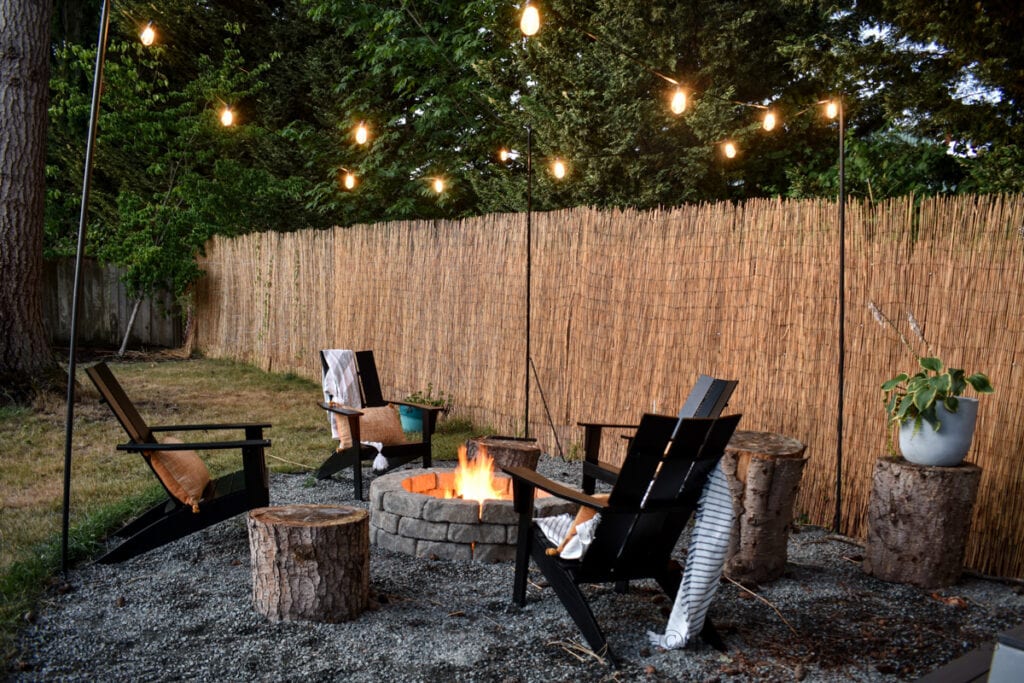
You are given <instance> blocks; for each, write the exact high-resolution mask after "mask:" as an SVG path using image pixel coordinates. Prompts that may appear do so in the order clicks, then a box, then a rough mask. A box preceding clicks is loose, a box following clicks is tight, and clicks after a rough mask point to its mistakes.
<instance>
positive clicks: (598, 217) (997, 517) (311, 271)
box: [195, 196, 1024, 577]
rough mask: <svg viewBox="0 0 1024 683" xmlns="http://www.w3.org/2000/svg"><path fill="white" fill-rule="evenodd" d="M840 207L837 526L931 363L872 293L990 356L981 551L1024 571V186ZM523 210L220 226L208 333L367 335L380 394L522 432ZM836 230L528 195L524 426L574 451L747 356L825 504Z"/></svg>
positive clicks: (949, 349)
mask: <svg viewBox="0 0 1024 683" xmlns="http://www.w3.org/2000/svg"><path fill="white" fill-rule="evenodd" d="M846 224H847V225H846V289H845V293H846V296H845V300H846V316H845V330H846V332H845V349H846V351H845V376H846V381H845V388H844V394H843V395H844V411H843V447H842V455H843V457H842V467H841V470H842V476H841V484H842V505H841V508H842V509H841V516H842V529H841V530H842V531H843V532H845V533H847V534H850V535H853V536H863V534H864V533H865V531H866V529H865V510H866V507H867V499H868V495H869V493H870V490H871V475H872V468H873V466H874V463H875V461H876V460H877V458H879V457H880V456H882V455H885V453H886V451H887V441H888V438H887V430H886V428H885V416H884V413H883V410H882V404H881V392H880V389H879V387H880V384H881V383H882V382H883V381H884V380H885V379H888V378H889V377H891V376H893V375H895V374H896V373H897V372H900V371H904V370H913V368H914V366H915V361H914V357H913V355H912V353H911V351H910V350H908V349H907V348H906V347H905V346H904V345H903V344H902V343H901V342H900V340H899V336H898V334H897V333H896V331H895V330H894V329H893V328H892V327H890V326H887V325H885V324H883V323H880V322H879V321H878V320H877V319H876V317H875V316H873V314H872V310H871V309H872V307H874V308H876V309H877V310H878V311H880V312H881V313H882V314H883V315H884V316H887V317H888V318H889V319H891V320H892V322H893V323H894V324H895V325H896V327H897V328H898V329H899V331H900V332H902V333H903V334H904V335H905V336H906V337H907V338H908V339H909V340H911V342H912V344H914V345H915V347H914V351H915V352H917V353H921V354H924V353H925V352H929V351H930V352H931V353H933V354H935V355H938V356H940V357H941V358H943V359H944V360H945V361H947V362H948V363H950V364H952V365H954V366H956V367H961V366H962V367H964V368H966V369H967V370H968V372H975V371H982V372H986V373H988V374H989V376H990V377H991V378H992V381H993V384H994V385H995V387H996V393H995V394H994V395H992V396H987V397H984V398H983V402H982V405H981V410H980V415H979V420H978V430H977V434H976V437H975V442H974V446H973V448H972V452H971V455H970V460H971V461H973V462H975V463H977V464H978V465H979V466H981V467H982V469H983V471H984V474H983V477H982V482H981V490H980V494H979V499H978V503H977V505H976V508H975V519H974V526H973V530H972V533H971V538H970V541H969V544H968V551H967V552H968V556H967V564H968V566H969V567H971V568H974V569H976V570H978V571H982V572H987V573H992V574H997V575H1002V576H1015V577H1020V576H1022V575H1024V525H1021V524H1020V523H1019V520H1020V519H1022V518H1024V414H1022V413H1024V402H1022V401H1020V400H1019V397H1020V396H1021V395H1022V390H1024V299H1022V287H1021V283H1022V279H1024V237H1022V234H1021V226H1022V225H1024V197H1021V196H1007V197H956V198H944V199H929V200H924V201H922V202H920V203H919V205H915V202H914V201H913V200H912V199H909V198H907V199H898V200H891V201H886V202H883V203H881V204H877V205H873V204H868V203H858V202H850V203H848V205H847V214H846ZM525 225H526V222H525V216H524V215H522V214H505V215H489V216H483V217H479V218H472V219H466V220H462V221H433V222H429V221H423V222H395V223H387V224H381V225H375V226H359V227H354V228H348V229H334V230H329V231H304V232H296V233H289V234H281V233H263V234H253V235H248V236H245V237H240V238H234V239H215V240H213V241H212V242H211V243H210V244H209V245H208V248H207V257H206V258H205V260H204V261H203V263H202V266H203V268H205V269H206V272H207V275H206V277H205V278H204V279H203V280H202V282H201V284H200V286H199V288H198V292H197V294H198V296H197V300H198V305H197V315H196V322H197V325H196V328H195V330H196V337H195V343H196V347H197V348H198V349H200V350H201V351H202V352H203V353H205V354H206V355H208V356H213V357H224V358H234V359H238V360H243V361H246V362H250V363H252V364H254V365H257V366H259V367H261V368H264V369H266V370H273V371H277V372H295V373H298V374H301V375H303V376H306V377H309V378H312V379H317V380H319V377H320V369H319V364H318V360H317V351H318V350H319V349H321V348H352V349H361V348H370V349H373V350H374V351H375V352H376V356H377V365H378V369H379V371H380V373H381V381H382V383H383V385H384V388H385V390H386V395H388V396H390V397H392V398H402V397H404V396H405V395H406V394H407V393H410V392H413V391H416V390H420V389H424V388H426V386H427V384H428V383H432V384H433V385H434V387H435V389H441V390H443V391H446V392H450V393H451V394H453V395H454V397H455V411H454V412H455V414H458V415H462V416H465V417H468V418H471V419H472V420H473V421H474V422H475V423H476V424H479V425H489V426H491V427H494V428H496V429H497V430H498V431H499V432H501V433H505V434H521V433H522V429H523V412H524V410H523V407H524V391H525V381H526V380H525V372H526V363H525V324H526V306H525V292H526V289H525V280H526V278H525V274H526V231H525ZM838 235H839V229H838V220H837V207H836V205H835V203H834V202H829V201H820V200H807V201H782V200H751V201H748V202H745V203H742V204H730V203H722V204H713V205H697V206H688V207H683V208H678V209H672V210H664V211H661V210H656V211H643V212H640V211H632V210H605V211H598V210H592V209H582V208H581V209H568V210H563V211H556V212H551V213H540V214H537V213H535V214H534V216H533V230H532V242H533V250H532V251H533V258H532V277H531V282H532V316H531V355H532V357H533V360H534V363H535V365H536V376H535V377H531V392H530V425H529V426H530V433H531V436H536V437H538V438H539V439H540V440H541V442H542V445H543V446H544V447H545V449H546V450H547V451H548V452H551V453H556V452H557V451H558V447H559V445H560V446H561V448H562V449H564V450H565V452H566V454H567V455H568V454H570V453H578V447H579V442H580V439H581V436H582V435H581V430H580V429H579V428H578V427H576V426H575V424H576V422H577V421H580V420H589V421H609V422H627V423H628V422H632V421H635V420H636V419H637V418H638V417H639V415H640V414H641V413H642V412H645V411H657V412H662V413H668V414H674V413H675V412H676V411H677V410H678V408H679V406H680V404H681V402H682V400H683V398H684V397H685V396H686V394H687V392H688V391H689V387H690V386H691V385H692V384H693V382H694V380H695V378H696V376H697V375H698V374H699V373H707V374H713V375H717V376H720V377H728V378H735V379H738V380H739V381H740V384H739V388H738V389H737V391H736V393H735V395H734V397H733V400H732V402H731V404H730V408H729V410H730V411H737V412H742V413H743V414H744V418H743V422H742V424H741V428H743V429H753V430H768V431H774V432H780V433H783V434H787V435H790V436H794V437H796V438H798V439H800V440H802V441H804V442H805V443H807V445H808V449H807V454H808V456H809V458H810V459H809V462H808V466H807V468H806V470H805V473H804V478H803V485H802V491H801V494H800V498H799V500H798V503H797V506H798V513H800V514H806V516H807V518H809V519H810V520H811V521H813V522H815V523H818V524H823V525H831V524H832V521H833V516H834V514H835V505H836V462H837V447H836V442H837V437H836V433H837V397H838V394H839V391H840V386H839V383H838V367H839V343H838V341H839V334H838V311H839V307H838V298H839V297H838V291H839V285H838V271H839V266H838V264H839V238H838ZM908 313H909V314H912V315H913V317H914V318H915V319H916V321H917V322H918V323H919V325H920V328H921V332H922V333H923V336H924V338H925V339H926V340H927V346H925V344H924V343H922V342H920V341H919V340H918V338H917V337H916V336H915V335H914V333H913V332H912V330H911V327H910V324H909V323H908V318H907V315H908ZM317 398H318V396H310V405H311V407H312V406H313V401H315V400H316V399H317ZM311 409H315V408H311ZM548 414H550V422H549V419H548ZM552 423H553V427H552ZM556 437H557V438H556ZM327 440H328V435H326V434H325V441H327ZM618 441H620V440H619V439H615V438H613V439H606V442H607V444H608V447H609V449H613V448H614V449H616V450H617V451H621V449H622V444H621V443H616V442H618ZM616 455H617V454H616V452H613V451H611V450H609V452H608V454H607V456H606V457H607V458H608V459H609V460H614V459H615V457H616Z"/></svg>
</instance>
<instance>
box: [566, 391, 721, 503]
mask: <svg viewBox="0 0 1024 683" xmlns="http://www.w3.org/2000/svg"><path fill="white" fill-rule="evenodd" d="M737 384H739V382H737V381H736V380H729V379H718V378H717V377H710V376H708V375H700V376H698V377H697V382H696V383H695V384H694V385H693V389H691V390H690V395H689V396H687V397H686V401H685V402H683V407H682V408H680V409H679V415H678V417H679V418H680V419H681V418H684V417H718V416H719V415H721V414H722V411H723V410H725V407H726V406H727V405H728V404H729V398H730V397H731V396H732V392H733V391H735V390H736V385H737ZM576 424H577V426H580V427H583V483H582V487H583V492H584V493H593V492H594V488H595V484H596V482H597V481H598V480H600V481H603V482H607V483H609V484H614V483H615V480H616V479H617V478H618V476H619V468H618V467H616V466H615V465H612V464H611V463H606V462H601V460H600V455H601V432H602V430H604V429H636V425H635V424H607V423H602V422H577V423H576Z"/></svg>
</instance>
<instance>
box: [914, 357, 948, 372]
mask: <svg viewBox="0 0 1024 683" xmlns="http://www.w3.org/2000/svg"><path fill="white" fill-rule="evenodd" d="M917 362H918V363H919V364H920V365H921V367H922V368H924V369H925V370H931V371H932V372H942V361H941V360H939V359H938V358H934V357H931V356H928V357H925V358H918V359H917Z"/></svg>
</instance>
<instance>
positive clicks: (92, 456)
mask: <svg viewBox="0 0 1024 683" xmlns="http://www.w3.org/2000/svg"><path fill="white" fill-rule="evenodd" d="M110 366H111V369H112V370H113V372H114V375H115V376H116V377H117V378H118V381H120V383H121V385H122V386H123V387H124V389H125V392H126V393H127V394H128V396H129V398H130V399H131V400H132V402H133V403H134V404H135V406H136V407H137V408H138V410H139V413H140V414H141V415H142V417H143V418H144V419H145V420H146V421H147V422H149V423H150V424H151V425H173V424H211V423H237V422H268V423H270V424H271V425H272V427H271V428H270V429H268V430H266V431H265V433H264V435H265V436H266V437H268V438H270V439H271V441H272V444H273V445H272V447H271V448H270V449H269V450H268V451H267V458H268V465H269V466H270V467H271V468H272V469H273V470H276V471H287V472H302V471H312V470H314V469H316V467H318V466H319V465H320V463H321V462H322V461H323V460H324V459H325V458H326V457H327V455H328V454H329V452H330V450H331V448H332V447H333V442H332V441H331V438H330V432H329V428H328V424H327V418H326V417H325V415H324V412H323V411H322V410H321V409H320V408H318V407H317V405H316V401H317V400H318V399H319V398H320V387H319V385H317V384H316V383H314V382H311V381H309V380H306V379H302V378H299V377H295V376H289V375H274V374H268V373H265V372H262V371H260V370H258V369H256V368H253V367H251V366H248V365H243V364H240V363H233V362H227V361H215V360H205V359H194V360H175V361H161V362H151V361H147V362H129V363H110ZM79 382H80V389H79V391H78V392H77V396H78V400H77V401H76V403H75V428H74V437H73V441H72V484H71V526H72V529H73V536H74V540H73V543H74V544H76V547H77V548H78V553H77V554H78V555H79V556H81V555H82V554H83V553H86V552H87V549H88V546H89V543H90V542H92V541H94V540H95V538H96V537H98V536H99V535H102V534H103V533H104V532H105V531H106V530H107V529H109V528H110V527H111V525H113V524H116V523H117V522H118V521H120V520H123V519H124V518H126V517H127V516H130V515H131V514H132V513H133V512H135V511H137V510H139V509H141V508H142V507H143V506H144V505H145V503H147V502H149V501H153V500H157V499H159V497H160V496H162V495H163V493H162V489H161V488H160V486H159V484H158V483H157V481H156V479H155V478H154V476H153V474H152V472H151V471H150V470H149V467H148V466H147V465H146V464H145V462H144V461H143V460H142V459H141V458H140V457H139V456H137V455H134V454H130V453H126V452H122V451H117V450H116V449H115V446H116V445H117V444H119V443H124V442H125V441H126V440H127V437H126V436H125V434H124V432H123V431H122V430H121V427H120V425H118V424H117V422H116V421H115V419H114V416H113V415H112V414H111V412H110V410H109V409H108V408H107V407H106V406H105V405H103V404H101V403H100V401H99V394H98V393H97V392H96V390H95V388H94V387H93V386H92V383H91V382H90V381H89V379H88V378H87V377H86V376H85V373H84V371H82V372H80V373H79ZM65 414H66V406H65V403H64V398H63V397H62V396H61V397H58V396H53V397H49V398H45V399H42V400H41V401H39V402H38V403H37V404H36V405H35V406H33V407H32V408H31V409H30V408H2V409H0V454H2V455H0V457H2V462H3V467H2V468H0V587H2V591H0V641H4V640H9V638H10V636H11V634H12V631H13V629H14V628H16V624H17V620H18V617H19V615H20V614H21V613H22V612H23V611H24V610H26V609H28V606H29V605H30V604H31V601H32V600H34V599H35V596H37V595H38V594H39V591H40V590H41V589H42V585H43V583H44V582H45V581H46V580H47V579H48V578H49V577H51V576H52V575H53V573H54V572H55V571H56V570H57V568H58V567H59V564H58V563H59V535H60V529H61V508H62V498H63V476H64V475H63V472H64V437H65ZM440 431H441V434H439V435H438V437H437V441H436V442H435V445H434V457H435V458H438V459H450V458H453V457H454V453H455V448H456V447H457V445H458V444H459V443H463V442H465V440H466V438H467V437H468V436H469V435H471V434H472V433H473V431H472V426H471V425H469V424H468V423H465V422H461V421H455V420H451V421H449V422H448V423H442V425H441V429H440ZM202 434H203V433H202V432H199V433H198V435H202ZM206 434H207V436H208V437H209V438H210V440H216V439H221V438H225V437H224V436H223V435H217V434H216V433H212V432H211V433H206ZM231 434H232V436H236V435H238V433H237V432H234V433H231ZM198 435H193V436H191V437H190V438H193V439H196V438H200V437H199V436H198ZM205 456H206V454H204V458H205V459H206V460H207V464H208V465H209V467H210V472H211V475H213V476H217V475H219V474H223V473H225V472H231V471H235V470H237V469H239V468H240V466H241V460H240V457H239V453H238V451H225V452H222V453H217V452H214V454H212V455H210V457H205ZM2 644H3V643H2V642H0V645H2ZM2 649H3V650H6V649H7V648H6V647H3V648H2Z"/></svg>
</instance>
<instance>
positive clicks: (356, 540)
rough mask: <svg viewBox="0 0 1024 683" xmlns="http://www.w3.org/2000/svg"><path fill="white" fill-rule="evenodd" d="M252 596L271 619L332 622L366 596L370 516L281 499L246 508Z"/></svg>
mask: <svg viewBox="0 0 1024 683" xmlns="http://www.w3.org/2000/svg"><path fill="white" fill-rule="evenodd" d="M248 528H249V550H250V552H251V554H252V598H253V603H254V604H255V606H256V611H258V612H259V613H260V614H262V615H263V616H265V617H267V618H268V619H270V620H272V621H291V620H296V619H301V620H307V621H323V622H330V623H336V622H341V621H348V620H350V619H355V618H356V617H357V616H359V615H360V614H361V613H362V612H363V611H364V610H365V609H366V606H367V603H368V601H369V588H370V516H369V513H368V512H367V511H366V510H363V509H360V508H354V507H344V506H335V505H286V506H282V507H264V508H257V509H255V510H252V511H250V512H249V517H248Z"/></svg>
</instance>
